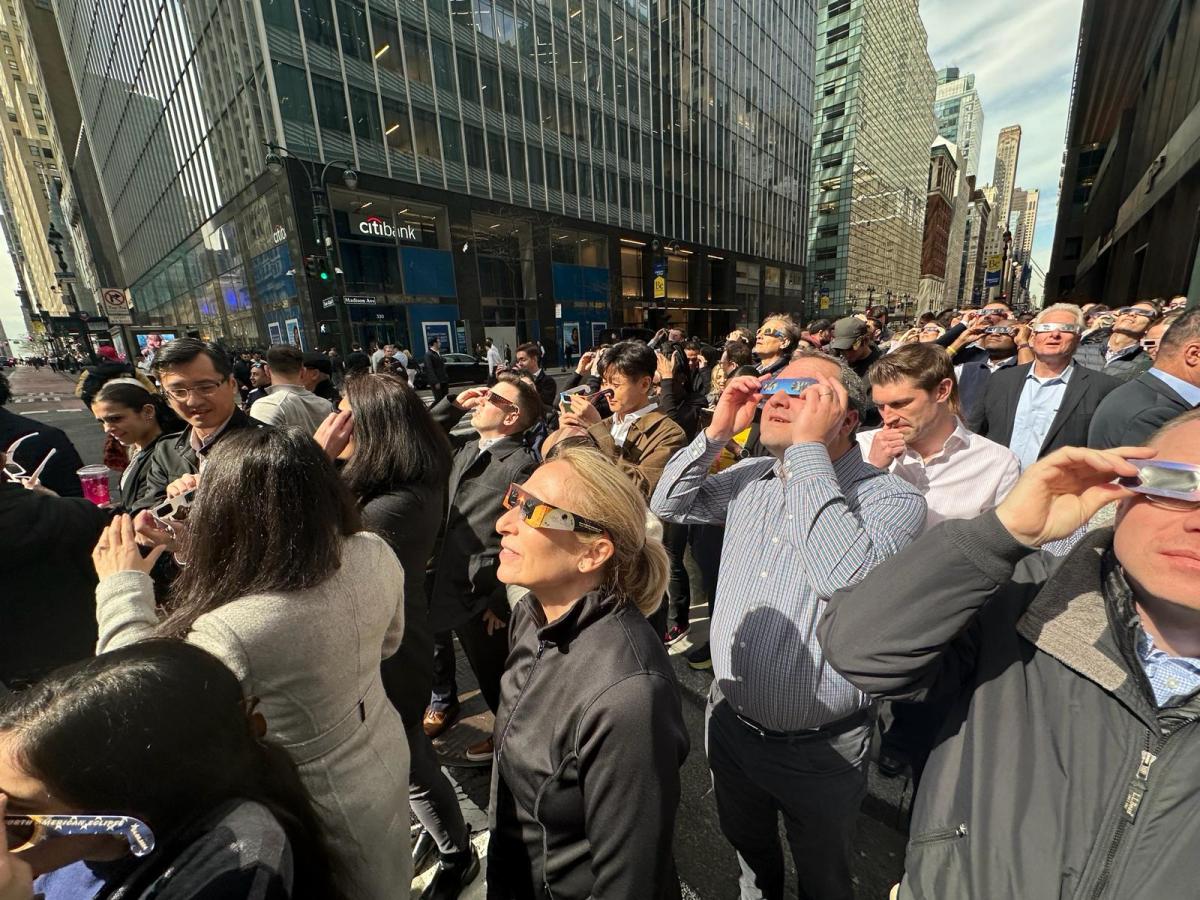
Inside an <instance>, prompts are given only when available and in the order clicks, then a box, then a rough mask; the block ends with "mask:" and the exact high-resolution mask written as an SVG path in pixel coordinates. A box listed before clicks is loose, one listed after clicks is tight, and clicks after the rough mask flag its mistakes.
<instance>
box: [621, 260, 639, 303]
mask: <svg viewBox="0 0 1200 900" xmlns="http://www.w3.org/2000/svg"><path fill="white" fill-rule="evenodd" d="M643 252H644V251H643V250H641V249H639V248H637V247H622V248H621V296H622V297H625V298H627V299H630V300H641V299H643V297H644V288H643V283H642V254H643Z"/></svg>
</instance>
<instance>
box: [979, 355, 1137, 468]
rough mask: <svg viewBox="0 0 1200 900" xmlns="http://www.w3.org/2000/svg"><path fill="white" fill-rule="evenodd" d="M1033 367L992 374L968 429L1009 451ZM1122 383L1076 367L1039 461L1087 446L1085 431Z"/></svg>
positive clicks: (1017, 367)
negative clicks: (1059, 451) (1063, 450)
mask: <svg viewBox="0 0 1200 900" xmlns="http://www.w3.org/2000/svg"><path fill="white" fill-rule="evenodd" d="M1031 368H1033V363H1026V364H1025V365H1023V366H1012V367H1011V368H1007V369H1001V370H1000V371H998V372H994V373H992V376H991V377H990V378H989V379H988V381H987V387H986V388H985V389H984V392H983V396H982V397H981V398H980V399H979V401H978V402H977V403H976V405H975V409H974V410H972V412H971V416H970V418H969V419H968V421H967V425H968V427H969V428H970V429H971V430H972V431H974V432H976V433H977V434H981V435H983V436H984V437H986V438H988V439H990V440H993V441H995V442H996V443H997V444H1003V445H1004V446H1005V447H1008V446H1010V445H1011V444H1012V436H1013V421H1014V420H1015V419H1016V416H1017V404H1018V403H1019V402H1020V400H1021V391H1022V389H1023V388H1024V387H1025V376H1026V375H1028V374H1029V370H1030V369H1031ZM1120 384H1121V382H1119V381H1117V380H1116V379H1115V378H1110V377H1109V376H1108V375H1105V374H1103V373H1102V372H1097V371H1096V370H1094V369H1089V368H1086V367H1085V366H1078V365H1077V366H1075V369H1074V371H1073V372H1072V373H1071V380H1070V381H1068V382H1067V390H1066V392H1065V393H1064V394H1063V400H1062V405H1060V406H1059V408H1058V413H1057V414H1056V415H1055V416H1054V421H1052V422H1051V423H1050V430H1049V431H1048V432H1046V439H1045V440H1044V441H1043V442H1042V449H1041V452H1039V453H1038V459H1041V458H1042V457H1043V456H1045V455H1046V454H1047V453H1050V452H1052V451H1054V450H1057V449H1058V448H1059V447H1084V446H1086V445H1087V439H1088V427H1089V426H1090V425H1091V422H1092V416H1093V415H1095V413H1096V408H1097V407H1098V406H1099V405H1100V401H1101V400H1103V399H1104V398H1105V397H1106V396H1108V394H1109V393H1111V392H1112V391H1113V390H1115V389H1116V388H1117V387H1119V386H1120Z"/></svg>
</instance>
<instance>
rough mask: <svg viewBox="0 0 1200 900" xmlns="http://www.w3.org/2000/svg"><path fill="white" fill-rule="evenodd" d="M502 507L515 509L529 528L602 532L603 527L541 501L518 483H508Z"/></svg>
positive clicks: (588, 532)
mask: <svg viewBox="0 0 1200 900" xmlns="http://www.w3.org/2000/svg"><path fill="white" fill-rule="evenodd" d="M504 508H505V509H516V510H519V511H520V513H521V521H523V522H524V523H525V524H526V525H528V526H529V527H530V528H548V529H550V530H551V531H579V532H583V533H584V534H604V527H603V526H602V525H600V524H598V523H596V522H593V521H592V520H591V519H585V518H584V517H583V516H577V515H575V513H573V512H567V511H566V510H565V509H559V508H558V507H557V506H551V505H550V504H549V503H543V502H542V501H541V500H539V499H538V498H537V497H535V496H533V494H530V493H528V492H526V491H525V490H524V489H523V488H522V487H521V486H520V485H519V484H510V485H509V486H508V490H507V491H506V492H505V494H504Z"/></svg>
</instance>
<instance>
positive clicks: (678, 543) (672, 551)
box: [663, 522, 692, 631]
mask: <svg viewBox="0 0 1200 900" xmlns="http://www.w3.org/2000/svg"><path fill="white" fill-rule="evenodd" d="M690 530H691V526H688V525H680V524H678V523H676V522H663V546H664V547H666V548H667V555H668V556H669V557H670V558H671V579H670V581H668V582H667V598H668V600H669V603H670V611H669V613H668V616H669V618H668V622H667V627H670V626H671V625H678V626H679V627H681V628H687V627H688V623H689V620H690V612H691V607H692V589H691V584H690V583H689V581H688V573H687V567H686V566H684V564H683V555H684V554H685V553H686V552H687V546H688V532H689V531H690ZM664 631H665V629H664Z"/></svg>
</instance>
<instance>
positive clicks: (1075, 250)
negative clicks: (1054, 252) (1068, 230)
mask: <svg viewBox="0 0 1200 900" xmlns="http://www.w3.org/2000/svg"><path fill="white" fill-rule="evenodd" d="M1082 252H1083V238H1081V237H1071V238H1067V239H1066V240H1065V241H1064V242H1063V259H1079V255H1080V254H1081V253H1082Z"/></svg>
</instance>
